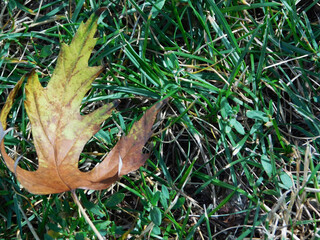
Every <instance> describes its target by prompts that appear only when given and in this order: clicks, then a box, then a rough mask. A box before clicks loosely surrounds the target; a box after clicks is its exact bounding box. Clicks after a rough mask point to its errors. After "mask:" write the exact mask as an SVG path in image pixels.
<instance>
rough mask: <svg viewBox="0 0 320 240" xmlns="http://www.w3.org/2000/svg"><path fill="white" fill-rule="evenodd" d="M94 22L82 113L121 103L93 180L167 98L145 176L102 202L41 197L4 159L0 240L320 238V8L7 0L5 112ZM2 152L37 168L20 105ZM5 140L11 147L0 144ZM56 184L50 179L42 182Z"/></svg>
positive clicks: (92, 143)
mask: <svg viewBox="0 0 320 240" xmlns="http://www.w3.org/2000/svg"><path fill="white" fill-rule="evenodd" d="M97 11H98V12H99V13H100V17H99V19H98V30H97V33H96V34H95V37H96V38H97V43H96V45H95V47H94V49H93V53H92V54H91V57H90V60H89V65H90V66H100V65H102V66H103V71H102V72H101V74H100V75H99V76H98V77H97V78H96V79H95V80H94V82H93V84H92V88H91V89H90V90H89V91H88V92H87V93H86V95H85V97H84V98H83V99H82V103H81V108H80V109H79V112H81V114H82V115H86V114H89V113H91V112H93V111H94V110H96V109H98V108H99V107H101V106H104V105H106V104H107V103H111V102H113V101H115V100H120V101H121V102H120V104H119V105H118V106H117V108H116V111H114V112H113V113H112V114H111V116H110V118H109V119H107V120H106V121H104V122H103V124H102V125H101V129H100V131H98V132H97V133H96V134H95V135H94V136H92V138H91V139H90V140H89V141H88V142H87V144H86V145H85V147H84V149H83V152H82V153H81V155H80V157H79V168H80V169H81V171H91V170H92V169H93V168H94V167H95V166H96V165H99V164H100V162H101V160H102V159H103V158H104V156H105V155H106V153H108V152H110V151H111V149H112V148H113V147H114V146H115V145H116V143H117V142H118V141H119V139H120V137H121V136H123V135H126V134H128V133H129V132H130V129H131V128H132V126H134V125H133V124H134V123H135V122H137V121H138V120H139V119H140V118H141V117H142V116H143V114H144V113H145V112H146V111H147V109H149V108H150V107H152V106H153V105H154V104H156V103H158V102H160V101H162V100H165V103H164V104H163V106H162V108H161V110H160V111H159V113H158V115H157V118H156V120H155V123H154V127H153V130H154V132H153V134H152V136H151V137H150V139H149V141H148V143H147V144H146V145H145V147H144V149H143V152H144V153H150V155H149V157H148V159H147V160H146V162H145V164H144V165H143V166H142V167H140V168H139V169H138V170H137V171H133V172H131V173H129V174H127V175H124V176H123V177H121V179H120V180H119V181H116V182H114V183H113V184H112V185H111V186H110V187H108V188H107V189H105V190H97V191H95V190H81V189H77V190H76V191H75V195H76V196H77V198H76V199H79V200H80V202H81V205H82V206H83V208H84V209H85V211H86V213H87V215H88V217H89V219H90V221H91V222H92V224H93V225H94V226H95V228H96V229H97V230H98V231H99V234H98V235H97V234H96V233H94V231H93V229H92V227H91V226H90V224H89V223H90V221H89V223H88V221H87V220H86V219H85V217H84V215H83V213H81V212H80V211H79V206H78V205H77V204H76V203H75V201H74V200H75V198H74V195H73V194H72V192H70V191H67V192H63V193H59V194H50V195H36V194H32V193H29V192H28V191H27V190H26V189H25V188H24V187H23V183H20V182H18V181H17V179H16V176H15V174H14V173H13V172H11V171H10V170H9V169H8V168H7V166H6V164H5V162H4V161H3V158H2V157H1V161H0V239H46V240H49V239H77V240H80V239H94V238H97V236H98V237H100V239H101V236H102V237H104V238H105V239H224V240H225V239H228V240H231V239H320V220H319V219H320V210H319V209H320V187H319V182H320V170H319V168H320V158H319V147H320V139H319V138H320V93H319V90H320V71H319V70H320V48H319V44H320V1H319V0H314V1H309V0H307V1H294V0H261V1H254V0H247V1H246V0H241V1H236V0H226V1H222V0H221V1H213V0H199V1H195V0H189V1H188V0H181V1H178V0H171V1H168V0H155V1H154V0H149V1H136V0H128V1H127V0H123V1H117V0H114V1H113V0H110V1H108V0H107V1H94V0H74V1H71V0H69V1H66V0H56V1H46V0H39V1H23V0H9V1H1V2H0V109H2V108H3V106H4V104H5V102H6V99H7V98H8V95H9V93H10V91H11V90H12V89H13V88H14V86H15V85H16V84H17V82H18V81H19V80H20V79H21V78H22V77H23V76H25V78H26V79H27V78H28V76H29V73H30V72H32V70H35V71H36V73H37V75H38V77H39V79H40V82H41V84H42V86H43V87H46V86H47V84H48V83H49V82H50V78H51V76H52V73H53V71H54V69H55V67H56V65H57V58H58V54H59V51H60V49H61V46H62V44H70V43H71V41H72V39H73V37H74V36H75V34H76V32H77V29H78V28H79V26H80V23H81V22H86V21H87V20H88V19H89V17H90V16H91V14H92V13H94V12H97ZM26 82H27V80H25V81H24V82H23V84H22V87H21V90H19V92H18V94H17V95H16V97H15V99H14V102H13V106H12V109H11V111H10V112H9V115H8V119H7V128H10V127H12V128H13V129H12V130H11V131H9V132H8V133H7V134H6V136H5V137H4V142H5V148H6V152H7V153H8V155H9V156H10V157H12V158H13V159H15V160H16V159H19V161H16V164H17V165H18V166H19V167H21V168H24V169H27V170H29V171H35V170H36V169H37V168H38V157H37V153H36V150H35V147H34V139H33V136H32V132H31V124H30V121H29V117H30V116H28V114H27V113H26V107H25V105H24V100H25V98H26V92H25V85H26ZM2 137H3V136H1V138H2ZM48 181H50V179H48Z"/></svg>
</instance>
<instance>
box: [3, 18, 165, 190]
mask: <svg viewBox="0 0 320 240" xmlns="http://www.w3.org/2000/svg"><path fill="white" fill-rule="evenodd" d="M96 29H97V16H96V15H95V14H94V15H93V16H92V17H91V18H90V19H89V20H88V21H87V22H86V23H85V24H84V23H82V24H81V25H80V27H79V29H78V31H77V33H76V35H75V37H74V38H73V40H72V43H71V44H70V45H69V46H68V45H65V44H63V45H62V48H61V52H60V54H59V58H58V61H57V66H56V68H55V70H54V72H53V75H52V78H51V80H50V82H49V84H48V86H47V87H45V88H44V87H42V86H41V84H40V82H39V79H38V76H37V74H36V72H35V71H32V72H31V74H30V75H29V76H28V81H27V84H26V86H25V91H26V100H25V102H24V104H25V107H26V111H27V114H28V116H29V119H30V122H31V126H32V135H33V139H34V145H35V148H36V151H37V154H38V162H39V166H38V169H37V170H36V171H27V170H24V169H22V168H20V167H19V166H15V163H14V160H13V159H12V158H10V157H9V155H8V154H7V153H6V151H5V147H4V139H3V138H4V135H5V130H6V119H7V115H8V113H9V111H10V109H11V107H12V104H13V101H14V97H15V95H16V93H17V92H18V89H19V88H20V86H21V85H22V82H23V79H21V80H20V81H19V82H18V83H17V85H16V86H15V88H14V89H13V90H12V92H11V93H10V94H9V97H8V99H7V101H6V103H5V105H4V107H3V109H2V111H1V115H0V120H1V124H0V141H1V153H2V156H3V158H4V160H5V162H6V164H7V166H8V168H9V169H10V170H11V171H12V172H15V173H16V175H17V178H18V181H19V182H20V183H21V184H22V185H23V186H24V187H25V188H26V189H27V190H28V191H29V192H31V193H34V194H51V193H60V192H64V191H70V190H73V189H77V188H82V189H95V190H99V189H105V188H107V187H108V186H109V185H110V184H112V183H114V182H115V181H116V180H118V179H119V177H120V176H122V175H124V174H127V173H128V172H130V171H133V170H136V169H137V168H139V167H140V166H141V165H143V164H144V162H145V160H146V159H147V157H148V155H147V154H143V153H142V148H143V146H144V145H145V143H146V142H147V141H148V139H149V138H150V136H151V134H152V130H151V128H152V125H153V122H154V120H155V118H156V114H157V112H158V110H159V108H160V106H161V103H158V104H156V105H154V106H153V107H152V108H150V109H149V110H147V112H146V113H145V114H144V115H143V116H142V118H141V119H140V120H139V121H138V122H136V123H134V125H133V127H132V128H131V130H130V132H129V134H128V135H127V136H123V137H122V138H121V139H120V141H119V142H118V143H117V144H116V145H115V147H114V148H113V149H112V150H111V151H110V152H109V153H108V155H107V156H106V157H105V158H104V159H103V161H102V162H101V163H100V164H98V165H96V166H95V168H94V169H92V170H91V171H89V172H81V171H80V170H79V169H78V161H79V156H80V153H81V152H82V150H83V147H84V145H85V144H86V142H87V141H88V140H89V139H90V137H91V136H92V135H94V134H95V133H96V132H97V131H99V129H100V124H101V123H102V122H103V121H104V120H105V119H107V118H108V117H110V114H111V112H112V110H113V109H114V107H115V106H116V105H117V104H118V102H117V101H115V102H114V103H111V104H107V105H104V106H102V107H100V108H98V109H97V110H95V111H94V112H92V113H90V114H87V115H80V110H79V109H80V105H81V101H82V99H83V97H84V96H85V94H86V93H87V92H88V90H89V89H90V88H91V84H92V82H93V81H94V79H95V78H96V77H97V76H98V75H99V74H100V73H101V71H102V70H103V67H101V66H98V67H89V66H88V60H89V57H90V54H91V52H92V49H93V48H94V46H95V44H96V39H95V38H94V34H95V32H96Z"/></svg>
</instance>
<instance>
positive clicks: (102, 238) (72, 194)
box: [71, 189, 105, 240]
mask: <svg viewBox="0 0 320 240" xmlns="http://www.w3.org/2000/svg"><path fill="white" fill-rule="evenodd" d="M71 196H72V198H73V201H74V202H75V203H76V204H77V205H78V207H79V210H80V212H81V213H82V215H83V216H84V218H85V219H86V222H87V223H88V224H89V225H90V227H91V228H92V230H93V231H94V233H95V234H96V236H97V237H98V239H99V240H105V238H104V237H103V236H102V235H101V234H100V232H99V231H98V229H97V228H96V227H95V226H94V224H93V222H92V221H91V220H90V218H89V216H88V215H87V213H86V211H85V209H84V208H83V207H82V205H81V203H80V201H79V198H78V196H77V194H76V190H75V189H72V190H71Z"/></svg>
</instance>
